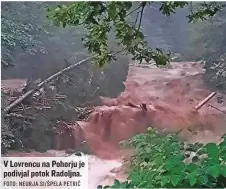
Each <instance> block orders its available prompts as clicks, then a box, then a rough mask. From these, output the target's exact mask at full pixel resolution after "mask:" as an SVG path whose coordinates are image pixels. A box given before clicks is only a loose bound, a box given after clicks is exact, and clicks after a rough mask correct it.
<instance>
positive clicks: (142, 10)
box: [138, 4, 146, 30]
mask: <svg viewBox="0 0 226 189" xmlns="http://www.w3.org/2000/svg"><path fill="white" fill-rule="evenodd" d="M145 5H146V4H143V5H142V9H141V12H140V22H139V26H138V30H140V26H141V23H142V17H143V14H144V7H145Z"/></svg>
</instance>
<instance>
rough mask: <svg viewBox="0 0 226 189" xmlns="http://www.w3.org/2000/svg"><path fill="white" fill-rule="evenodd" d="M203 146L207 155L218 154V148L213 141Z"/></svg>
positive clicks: (215, 155) (213, 155) (214, 155)
mask: <svg viewBox="0 0 226 189" xmlns="http://www.w3.org/2000/svg"><path fill="white" fill-rule="evenodd" d="M205 147H206V149H207V154H208V156H209V157H217V156H218V155H219V150H218V147H217V145H216V144H215V143H208V144H207V145H206V146H205Z"/></svg>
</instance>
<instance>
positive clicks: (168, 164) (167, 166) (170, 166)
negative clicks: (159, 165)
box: [164, 159, 176, 170]
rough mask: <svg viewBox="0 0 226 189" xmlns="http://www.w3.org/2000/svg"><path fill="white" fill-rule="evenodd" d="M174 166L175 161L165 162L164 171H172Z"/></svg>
mask: <svg viewBox="0 0 226 189" xmlns="http://www.w3.org/2000/svg"><path fill="white" fill-rule="evenodd" d="M175 165H176V163H175V161H174V160H173V159H168V160H167V161H166V164H165V166H164V167H165V169H166V170H170V169H172V168H173V167H174V166H175Z"/></svg>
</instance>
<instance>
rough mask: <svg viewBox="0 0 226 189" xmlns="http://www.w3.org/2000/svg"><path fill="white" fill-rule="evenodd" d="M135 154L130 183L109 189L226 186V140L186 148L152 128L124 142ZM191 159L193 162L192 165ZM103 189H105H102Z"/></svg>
mask: <svg viewBox="0 0 226 189" xmlns="http://www.w3.org/2000/svg"><path fill="white" fill-rule="evenodd" d="M123 144H124V145H129V146H130V147H132V148H133V149H134V151H135V153H134V155H133V156H132V157H131V159H130V162H129V165H130V170H129V176H128V181H125V182H119V181H117V180H116V181H115V182H114V184H113V185H112V186H106V188H107V187H109V188H206V187H207V188H208V187H215V188H217V187H218V188H220V187H225V186H226V182H225V181H226V137H225V136H224V137H222V142H221V143H220V144H218V145H217V144H215V143H209V144H207V145H204V144H200V143H195V144H186V143H184V142H181V141H179V140H178V139H177V136H176V135H173V134H167V135H165V134H164V133H162V132H159V131H156V130H153V129H152V128H148V131H147V133H144V134H140V135H137V136H135V137H133V138H131V139H130V140H129V141H124V142H123ZM189 159H190V161H188V160H189ZM99 188H103V186H99Z"/></svg>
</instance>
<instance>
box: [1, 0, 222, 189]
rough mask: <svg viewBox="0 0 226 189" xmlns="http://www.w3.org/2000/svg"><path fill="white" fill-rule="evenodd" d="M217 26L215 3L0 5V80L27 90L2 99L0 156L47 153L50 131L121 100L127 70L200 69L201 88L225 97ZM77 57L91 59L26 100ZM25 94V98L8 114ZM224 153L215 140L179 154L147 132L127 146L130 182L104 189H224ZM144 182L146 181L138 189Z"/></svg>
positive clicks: (176, 146) (170, 141)
mask: <svg viewBox="0 0 226 189" xmlns="http://www.w3.org/2000/svg"><path fill="white" fill-rule="evenodd" d="M225 16H226V8H225V3H220V2H218V3H217V2H208V3H205V2H204V3H203V2H201V3H200V2H199V3H195V2H193V3H191V2H171V1H169V2H2V3H1V21H2V22H1V26H2V27H1V28H2V30H1V44H2V46H1V47H2V48H1V49H2V51H1V67H2V78H1V79H2V80H7V79H23V80H26V82H27V85H26V87H25V89H23V90H22V91H20V92H19V93H15V94H14V93H13V94H10V95H9V93H6V92H4V91H3V90H2V120H4V122H3V124H2V143H1V147H2V149H3V150H2V151H3V152H7V150H18V149H20V150H21V149H22V150H27V151H30V150H34V149H35V150H38V151H45V150H48V149H50V148H52V146H53V144H52V140H51V138H52V137H53V135H54V134H55V133H54V132H55V126H56V125H57V124H58V123H59V122H60V121H63V122H67V123H72V122H74V121H78V120H83V119H86V118H87V115H88V114H89V111H90V109H91V108H92V107H93V106H95V105H100V104H101V98H100V97H102V96H104V97H117V96H118V95H119V94H120V93H121V92H122V91H124V88H125V87H124V84H123V82H124V81H125V80H126V78H127V73H128V69H129V64H130V63H131V62H132V61H135V62H138V63H144V62H145V63H146V64H155V65H156V66H159V65H163V66H165V65H166V64H169V62H170V61H202V62H203V63H204V64H205V69H206V70H205V74H204V77H205V81H206V84H207V86H208V87H209V88H210V89H213V90H215V91H220V92H221V93H225V91H226V35H225V33H226V20H225ZM87 57H91V59H88V61H86V62H85V63H83V64H80V65H79V66H77V67H75V68H74V69H72V70H69V71H68V72H66V73H63V74H61V75H60V74H59V76H58V77H56V78H54V79H53V80H51V82H48V83H44V84H43V86H42V89H43V90H44V91H45V93H41V92H40V93H34V92H36V91H37V90H38V89H40V88H41V87H39V86H38V83H39V82H40V81H43V80H44V81H45V79H47V78H48V77H50V76H52V75H53V74H54V73H56V72H60V71H61V70H63V69H65V68H67V67H70V66H72V65H73V64H75V63H76V62H80V61H81V60H83V59H84V58H87ZM37 81H39V82H37ZM30 90H33V92H32V95H33V93H34V95H33V96H30V97H29V98H26V99H25V100H23V101H21V102H19V103H17V104H16V106H13V107H10V108H9V109H8V107H9V106H10V105H11V104H12V103H13V102H15V101H16V100H17V99H18V98H19V96H23V95H24V94H26V93H27V92H29V91H30ZM40 91H41V90H40ZM35 95H36V96H35ZM160 143H161V145H160ZM141 144H147V146H148V147H149V149H147V148H145V150H144V148H143V146H142V145H141ZM225 144H226V139H225V138H224V141H223V142H222V143H221V144H219V145H216V144H213V143H210V144H208V145H207V146H204V145H201V144H195V145H190V146H189V145H188V146H186V145H187V144H184V143H183V142H180V141H178V140H177V136H175V135H167V136H163V135H162V134H160V133H159V132H157V131H155V130H152V129H150V128H149V131H148V132H147V133H145V134H141V135H137V136H135V138H133V139H132V140H131V141H130V142H129V144H127V145H129V146H130V147H132V148H134V149H137V153H136V157H135V158H134V162H132V165H131V166H132V168H131V172H130V175H129V180H132V182H129V181H126V182H119V181H117V180H116V181H115V183H114V186H113V187H115V188H116V187H117V188H120V187H125V188H133V187H138V188H145V187H146V188H147V187H184V188H185V187H225V186H226V184H225V180H224V179H225V177H226V172H225V170H226V167H225V157H226V156H225V150H226V147H225V146H226V145H225ZM189 147H190V148H191V149H193V151H197V152H200V154H201V155H203V154H204V153H207V154H208V155H209V158H208V159H207V160H206V161H203V160H202V159H200V158H199V157H197V156H196V162H197V163H196V164H194V163H193V164H192V163H191V164H189V165H188V166H187V165H185V164H184V163H183V160H184V159H183V158H184V157H183V156H182V155H181V148H183V149H182V150H186V148H189ZM80 148H81V147H80ZM85 148H87V149H88V147H87V146H85ZM87 149H85V151H87ZM158 149H160V151H159V150H158ZM80 150H81V149H80ZM142 150H143V151H145V153H143V152H142ZM204 151H205V152H204ZM151 154H157V156H153V157H151ZM167 155H168V156H167ZM149 156H150V157H149ZM160 156H161V157H164V158H165V159H164V158H159V157H160ZM156 157H157V158H156ZM156 159H162V160H163V159H164V161H165V162H162V161H160V160H159V161H156ZM203 162H204V163H203ZM149 163H150V164H151V165H149ZM163 164H164V165H163ZM149 166H150V167H152V168H153V169H152V171H150V170H149V169H150V167H149ZM159 167H160V168H161V170H160V168H159ZM176 167H177V168H176ZM205 171H206V172H208V174H207V173H205V174H204V173H203V172H205ZM181 172H183V173H184V174H181V175H182V176H180V175H179V174H178V173H181ZM201 172H202V173H201ZM196 175H199V176H200V177H199V179H197V178H196ZM142 176H143V178H142ZM144 178H145V179H146V178H153V179H151V180H152V181H151V182H149V183H148V182H147V179H146V180H145V179H144ZM100 187H102V186H100Z"/></svg>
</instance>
